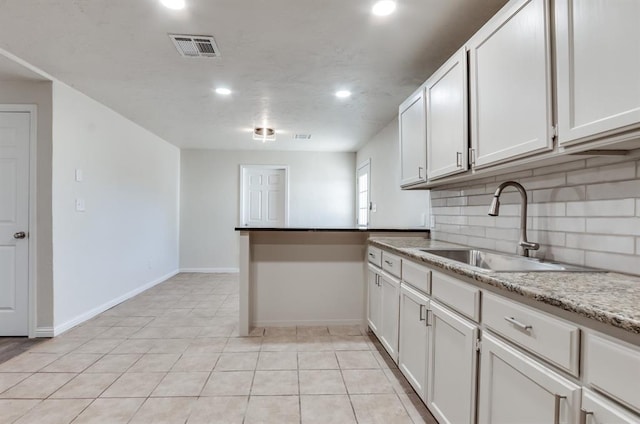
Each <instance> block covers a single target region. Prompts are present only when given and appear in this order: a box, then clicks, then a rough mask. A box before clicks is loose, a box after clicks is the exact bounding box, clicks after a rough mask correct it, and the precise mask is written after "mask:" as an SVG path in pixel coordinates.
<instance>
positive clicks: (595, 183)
mask: <svg viewBox="0 0 640 424" xmlns="http://www.w3.org/2000/svg"><path fill="white" fill-rule="evenodd" d="M508 180H514V181H518V182H519V183H521V184H522V185H523V186H524V187H525V189H526V190H527V195H528V198H529V213H528V215H529V218H528V223H527V224H528V227H529V231H528V236H529V240H531V241H534V242H538V243H540V245H541V247H540V250H539V251H538V252H532V253H533V254H534V255H535V256H538V257H544V258H547V259H554V260H558V261H563V262H569V263H573V264H579V265H586V266H593V267H597V268H605V269H609V270H612V271H618V272H624V273H630V274H636V275H640V149H638V150H634V151H631V152H629V154H628V155H626V156H618V157H611V156H602V157H592V158H588V159H580V160H576V161H573V162H568V163H565V164H560V165H553V166H546V167H540V168H537V169H533V170H529V171H520V172H516V173H511V174H504V175H498V176H495V177H484V178H481V179H476V180H473V181H468V182H465V183H459V184H455V185H450V186H446V187H443V188H439V189H434V190H432V191H431V208H432V210H431V213H432V215H433V217H434V218H435V224H436V226H435V229H433V230H432V235H431V236H432V238H434V239H436V240H444V241H450V242H453V243H462V244H467V245H472V246H477V247H483V248H487V249H494V250H498V251H503V252H508V253H515V252H516V249H517V243H518V239H519V230H518V229H519V226H520V218H519V217H520V196H519V195H518V193H517V192H515V191H513V189H511V188H507V189H506V190H505V192H504V193H503V194H502V196H501V197H500V203H501V207H500V216H498V217H491V216H488V215H487V212H488V210H489V204H490V203H491V199H492V197H493V193H494V191H495V189H496V188H497V186H498V185H499V184H500V183H502V182H503V181H508Z"/></svg>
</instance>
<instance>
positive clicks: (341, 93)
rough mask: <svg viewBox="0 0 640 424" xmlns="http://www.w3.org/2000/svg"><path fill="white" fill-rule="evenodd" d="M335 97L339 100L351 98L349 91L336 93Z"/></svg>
mask: <svg viewBox="0 0 640 424" xmlns="http://www.w3.org/2000/svg"><path fill="white" fill-rule="evenodd" d="M336 97H337V98H339V99H346V98H347V97H351V91H349V90H340V91H336Z"/></svg>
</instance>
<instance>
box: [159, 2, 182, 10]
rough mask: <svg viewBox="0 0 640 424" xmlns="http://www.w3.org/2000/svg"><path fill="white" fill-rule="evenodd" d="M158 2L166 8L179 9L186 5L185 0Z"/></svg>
mask: <svg viewBox="0 0 640 424" xmlns="http://www.w3.org/2000/svg"><path fill="white" fill-rule="evenodd" d="M160 3H162V5H163V6H164V7H166V8H168V9H173V10H180V9H184V8H185V6H186V3H185V0H160Z"/></svg>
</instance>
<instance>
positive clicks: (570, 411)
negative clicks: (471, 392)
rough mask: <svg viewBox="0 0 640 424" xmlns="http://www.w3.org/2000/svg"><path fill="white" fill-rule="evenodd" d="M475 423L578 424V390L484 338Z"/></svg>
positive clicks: (509, 349)
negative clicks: (476, 420) (476, 421)
mask: <svg viewBox="0 0 640 424" xmlns="http://www.w3.org/2000/svg"><path fill="white" fill-rule="evenodd" d="M481 358H482V359H481V366H480V393H479V405H478V406H479V407H478V414H479V416H478V423H480V424H515V423H519V424H525V423H530V424H534V423H549V424H559V423H563V424H565V423H566V424H578V420H579V410H580V394H581V388H580V386H578V385H576V384H574V383H572V382H571V381H569V380H568V379H566V378H564V377H562V376H561V375H559V374H557V373H556V372H554V371H552V370H551V369H549V368H547V367H546V366H544V365H542V364H540V363H539V362H537V361H535V360H534V359H532V358H530V357H529V356H527V355H525V354H523V353H521V352H519V351H517V350H516V349H514V348H512V347H510V346H508V345H507V344H506V343H503V342H502V341H500V340H498V339H497V338H495V337H492V336H491V335H487V334H486V333H485V334H483V338H482V353H481Z"/></svg>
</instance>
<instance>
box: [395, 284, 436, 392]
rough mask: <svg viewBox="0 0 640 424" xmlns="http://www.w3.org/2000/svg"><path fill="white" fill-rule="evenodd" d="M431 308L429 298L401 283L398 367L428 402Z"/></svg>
mask: <svg viewBox="0 0 640 424" xmlns="http://www.w3.org/2000/svg"><path fill="white" fill-rule="evenodd" d="M428 309H429V299H427V297H426V296H425V295H423V294H422V293H420V292H418V291H417V290H413V289H411V288H409V287H407V286H406V285H404V284H401V285H400V342H399V346H398V367H399V368H400V371H402V373H403V374H404V376H405V377H406V378H407V380H408V381H409V383H410V384H411V385H412V386H413V388H414V389H415V391H416V393H417V394H418V396H420V398H421V399H422V400H423V401H426V397H425V394H426V391H425V384H426V378H427V373H426V372H427V353H428V350H427V347H428V339H427V336H428V331H427V330H428V327H427V325H426V324H427V310H428Z"/></svg>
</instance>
